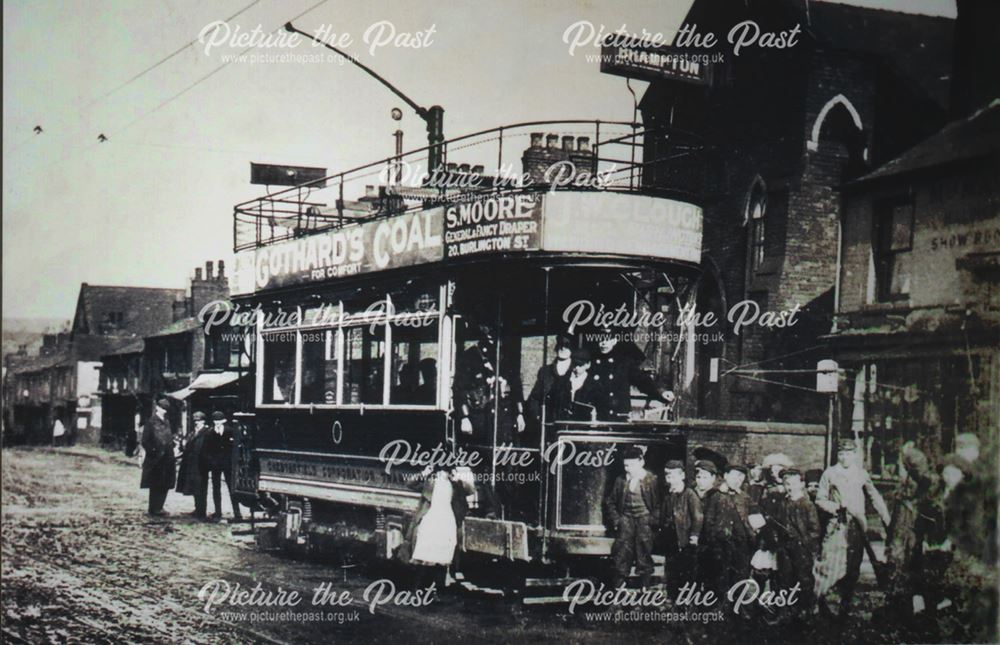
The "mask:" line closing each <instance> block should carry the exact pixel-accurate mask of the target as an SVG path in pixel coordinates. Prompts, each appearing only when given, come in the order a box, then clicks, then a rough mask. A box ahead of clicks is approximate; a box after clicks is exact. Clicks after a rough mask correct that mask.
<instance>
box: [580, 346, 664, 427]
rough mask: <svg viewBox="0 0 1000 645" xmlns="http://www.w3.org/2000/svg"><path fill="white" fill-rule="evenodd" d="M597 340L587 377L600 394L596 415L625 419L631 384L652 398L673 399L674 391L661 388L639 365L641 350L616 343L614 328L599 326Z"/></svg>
mask: <svg viewBox="0 0 1000 645" xmlns="http://www.w3.org/2000/svg"><path fill="white" fill-rule="evenodd" d="M601 334H602V336H601V338H600V340H599V341H598V342H597V350H598V351H597V352H596V354H595V355H594V361H593V365H592V367H591V368H590V377H591V379H593V381H594V383H595V384H596V385H597V387H599V388H601V390H602V392H603V396H601V397H600V405H599V407H598V410H597V416H598V418H599V419H601V420H602V421H622V420H628V417H629V413H630V412H631V411H632V386H635V387H636V389H638V390H639V391H640V392H642V393H643V394H645V395H646V396H648V397H649V398H650V399H652V400H654V401H660V402H661V403H664V404H667V405H669V404H670V403H672V402H673V401H674V393H673V392H670V391H669V390H660V389H659V388H658V387H657V386H656V382H655V381H653V379H651V378H650V377H649V376H647V375H646V373H645V372H643V371H642V369H641V368H640V367H639V365H640V363H641V362H642V352H641V351H640V350H639V348H638V347H636V346H635V345H634V344H633V343H619V342H618V339H617V338H616V337H615V336H614V331H613V330H612V329H609V328H604V329H602V330H601Z"/></svg>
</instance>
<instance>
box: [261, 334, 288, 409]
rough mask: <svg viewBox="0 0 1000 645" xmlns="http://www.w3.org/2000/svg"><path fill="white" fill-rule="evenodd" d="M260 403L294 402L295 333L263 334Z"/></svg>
mask: <svg viewBox="0 0 1000 645" xmlns="http://www.w3.org/2000/svg"><path fill="white" fill-rule="evenodd" d="M262 338H263V341H264V374H263V377H264V393H263V398H262V401H261V402H262V403H294V402H295V400H294V399H295V332H290V331H289V332H281V333H276V334H264V335H263V336H262Z"/></svg>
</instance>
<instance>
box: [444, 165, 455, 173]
mask: <svg viewBox="0 0 1000 645" xmlns="http://www.w3.org/2000/svg"><path fill="white" fill-rule="evenodd" d="M445 168H447V169H448V172H458V164H457V163H450V164H447V165H445Z"/></svg>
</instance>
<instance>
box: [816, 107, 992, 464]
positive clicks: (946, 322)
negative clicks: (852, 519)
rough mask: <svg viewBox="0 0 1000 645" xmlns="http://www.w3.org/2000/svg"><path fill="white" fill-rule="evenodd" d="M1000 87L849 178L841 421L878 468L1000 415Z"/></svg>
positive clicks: (939, 446) (982, 429)
mask: <svg viewBox="0 0 1000 645" xmlns="http://www.w3.org/2000/svg"><path fill="white" fill-rule="evenodd" d="M998 177H1000V100H994V101H993V102H992V104H991V105H989V106H988V107H986V108H984V109H982V110H979V111H977V112H975V113H973V114H972V115H970V116H968V117H965V118H962V119H959V120H957V121H954V122H952V123H950V124H948V125H947V126H946V127H945V128H943V129H942V130H941V131H940V132H938V133H936V134H935V135H933V136H931V137H930V138H928V139H927V140H925V141H923V142H921V143H920V144H919V145H917V146H914V147H913V148H912V149H910V150H908V151H907V152H906V153H904V154H903V155H901V156H900V157H898V158H896V159H894V160H892V161H891V162H889V163H887V164H885V165H883V166H882V167H881V168H879V169H877V170H875V171H874V172H871V173H869V174H867V175H865V176H863V177H861V178H859V179H857V180H855V181H853V182H851V183H849V184H848V185H846V186H845V187H844V200H845V209H844V224H843V230H844V233H843V237H844V247H843V266H842V269H841V273H840V281H839V297H838V317H837V329H836V332H835V333H834V334H832V341H833V346H834V348H835V357H836V358H837V359H838V361H839V362H840V367H841V368H842V369H843V370H844V373H845V378H844V380H843V381H842V382H841V392H840V401H841V410H842V414H841V424H840V425H841V428H842V430H843V431H845V434H850V433H851V432H853V433H854V434H855V436H856V437H857V438H859V439H861V440H862V441H863V444H864V446H865V447H866V450H867V452H868V457H869V460H870V463H871V464H872V468H873V471H874V472H876V473H882V474H885V475H889V476H891V475H893V474H894V470H893V468H894V464H895V461H896V457H897V454H898V451H899V447H900V446H901V445H902V443H903V442H904V441H908V440H913V441H917V442H918V443H919V444H920V445H921V447H922V448H923V449H924V450H925V451H927V452H929V453H930V454H932V455H938V456H940V455H942V454H944V453H947V452H949V451H950V450H952V449H953V448H954V438H955V435H956V434H957V433H959V432H976V433H978V434H979V435H980V436H981V438H982V439H983V440H984V442H985V443H987V445H992V447H993V451H995V448H996V446H995V441H996V436H997V428H998V427H1000V188H998V184H997V178H998Z"/></svg>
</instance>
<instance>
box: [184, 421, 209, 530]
mask: <svg viewBox="0 0 1000 645" xmlns="http://www.w3.org/2000/svg"><path fill="white" fill-rule="evenodd" d="M207 418H208V417H206V416H205V413H204V412H195V413H194V416H193V419H194V431H193V432H192V433H191V436H190V437H189V438H188V441H187V444H186V445H185V446H184V454H183V455H182V456H181V467H180V469H179V470H178V473H177V492H178V493H180V494H182V495H190V496H193V497H194V513H193V514H194V516H195V517H197V518H199V519H205V497H206V495H205V493H206V492H207V490H206V489H205V488H204V487H202V485H201V482H202V472H201V463H200V462H201V450H202V445H203V444H204V442H205V436H206V435H207V434H208V423H207V422H206V420H207Z"/></svg>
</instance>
